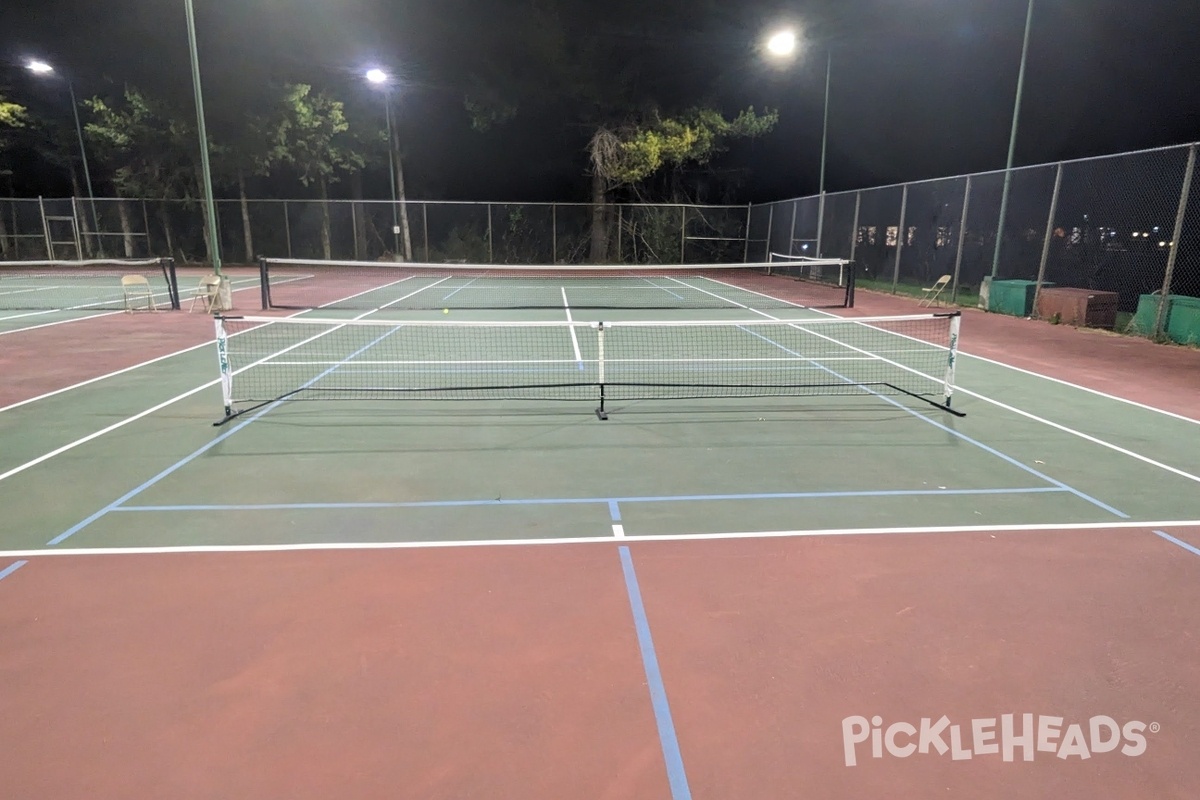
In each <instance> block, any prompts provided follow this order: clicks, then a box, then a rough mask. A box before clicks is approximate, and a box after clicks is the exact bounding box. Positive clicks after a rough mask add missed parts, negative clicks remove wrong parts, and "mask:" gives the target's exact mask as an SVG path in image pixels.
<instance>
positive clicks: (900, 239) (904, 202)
mask: <svg viewBox="0 0 1200 800" xmlns="http://www.w3.org/2000/svg"><path fill="white" fill-rule="evenodd" d="M907 212H908V184H907V183H906V184H904V192H903V194H901V195H900V227H899V228H897V230H896V266H895V267H893V268H892V294H895V293H896V287H897V286H898V285H899V283H900V254H901V253H903V252H904V239H905V236H904V217H905V214H906V213H907Z"/></svg>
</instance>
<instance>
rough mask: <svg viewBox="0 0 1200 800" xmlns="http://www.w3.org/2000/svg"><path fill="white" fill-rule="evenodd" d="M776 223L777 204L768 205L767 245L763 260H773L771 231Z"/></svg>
mask: <svg viewBox="0 0 1200 800" xmlns="http://www.w3.org/2000/svg"><path fill="white" fill-rule="evenodd" d="M774 225H775V204H774V203H772V204H771V205H769V206H767V247H766V252H765V253H763V261H770V260H771V231H772V228H773V227H774Z"/></svg>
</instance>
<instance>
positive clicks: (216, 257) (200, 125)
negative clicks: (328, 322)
mask: <svg viewBox="0 0 1200 800" xmlns="http://www.w3.org/2000/svg"><path fill="white" fill-rule="evenodd" d="M184 9H185V11H186V13H187V32H188V52H189V54H190V55H191V59H192V88H193V89H194V90H195V94H196V131H197V133H198V134H199V136H200V172H201V174H202V176H203V181H204V216H205V219H206V221H207V222H208V249H209V253H210V254H211V256H212V265H213V272H214V273H216V274H217V275H218V276H220V275H221V274H222V273H221V246H220V242H219V240H218V238H217V204H216V203H215V202H214V201H213V188H212V169H211V167H210V166H209V162H208V133H207V131H205V127H204V93H203V92H202V91H201V90H200V57H199V55H198V54H197V52H196V18H195V14H194V13H193V11H192V0H184ZM222 283H223V282H222Z"/></svg>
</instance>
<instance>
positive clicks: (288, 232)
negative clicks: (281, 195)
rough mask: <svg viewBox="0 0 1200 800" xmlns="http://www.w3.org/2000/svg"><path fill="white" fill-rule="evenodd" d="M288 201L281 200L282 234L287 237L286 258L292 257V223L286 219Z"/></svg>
mask: <svg viewBox="0 0 1200 800" xmlns="http://www.w3.org/2000/svg"><path fill="white" fill-rule="evenodd" d="M287 204H288V201H287V200H284V201H283V234H284V236H286V237H287V254H288V258H291V257H292V223H291V222H289V221H288V209H287Z"/></svg>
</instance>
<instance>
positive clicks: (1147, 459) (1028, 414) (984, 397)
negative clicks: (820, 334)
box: [684, 278, 1200, 483]
mask: <svg viewBox="0 0 1200 800" xmlns="http://www.w3.org/2000/svg"><path fill="white" fill-rule="evenodd" d="M707 280H713V279H711V278H709V279H707ZM713 283H721V282H720V281H716V280H713ZM684 285H685V286H687V284H684ZM691 288H694V289H696V290H697V291H701V292H703V291H705V290H704V289H700V288H699V287H691ZM729 288H731V289H736V288H738V287H736V286H730V287H729ZM709 294H712V292H709ZM723 299H725V300H726V301H728V302H731V303H734V304H736V305H741V303H738V302H737V301H736V300H730V299H729V298H723ZM742 307H743V308H745V309H746V310H747V311H750V312H753V313H755V314H759V315H761V316H764V317H767V318H768V319H774V320H778V319H779V318H778V317H775V316H773V315H771V314H768V313H767V312H765V311H759V310H758V309H755V308H750V307H749V306H742ZM813 310H814V311H815V310H816V309H813ZM820 313H823V314H826V316H829V317H833V318H834V319H840V320H843V321H845V322H849V323H856V322H859V320H856V319H855V318H854V317H841V316H838V315H837V314H828V313H827V312H820ZM866 327H870V326H869V324H868V325H866ZM885 332H887V333H890V331H885ZM894 335H896V336H903V334H894ZM904 338H910V337H904ZM843 344H844V343H843ZM845 346H846V347H848V348H850V349H851V350H856V349H857V348H855V347H853V346H852V345H845ZM932 346H933V347H940V346H939V345H932ZM940 349H943V350H945V349H946V348H944V347H940ZM860 352H861V351H860ZM882 360H883V361H888V359H882ZM888 363H890V364H892V365H894V366H896V367H898V368H900V369H902V370H904V371H906V372H911V373H913V374H914V375H920V376H922V377H924V378H929V379H930V380H933V381H937V380H938V379H937V378H934V377H932V376H930V375H926V374H925V373H924V372H921V371H920V370H916V369H913V368H912V367H907V366H905V365H903V364H898V363H896V362H893V361H888ZM1030 374H1031V375H1035V376H1037V377H1045V376H1039V375H1037V373H1030ZM1077 388H1084V387H1077ZM954 390H955V392H957V393H959V394H965V395H970V396H971V397H974V398H976V399H979V400H982V401H984V402H985V403H991V404H992V405H994V406H997V407H998V408H1002V409H1004V410H1005V411H1010V412H1012V413H1014V414H1017V415H1019V416H1022V417H1026V418H1027V419H1031V420H1033V421H1034V422H1040V423H1041V424H1043V425H1047V426H1049V427H1051V428H1054V429H1056V430H1060V431H1062V432H1063V433H1068V434H1070V435H1071V436H1076V437H1078V438H1080V439H1083V440H1084V441H1087V442H1091V443H1092V444H1097V445H1100V446H1101V447H1106V448H1108V449H1109V450H1112V451H1114V452H1117V453H1120V454H1121V455H1124V456H1129V457H1130V458H1133V459H1136V460H1138V461H1141V462H1143V463H1145V464H1149V465H1150V466H1152V467H1157V468H1158V469H1161V470H1164V471H1166V472H1170V473H1172V474H1173V475H1178V476H1179V477H1181V478H1186V479H1187V480H1189V481H1194V482H1195V483H1200V475H1193V474H1192V473H1190V472H1185V471H1184V470H1181V469H1179V468H1178V467H1172V466H1171V465H1169V464H1164V463H1162V462H1161V461H1156V460H1154V459H1153V458H1150V457H1149V456H1144V455H1142V454H1141V453H1136V452H1134V451H1133V450H1129V449H1127V448H1124V447H1121V446H1120V445H1118V444H1113V443H1112V442H1109V441H1105V440H1104V439H1100V438H1098V437H1095V436H1092V435H1091V434H1087V433H1084V432H1082V431H1077V430H1075V429H1074V428H1068V427H1067V426H1066V425H1062V424H1060V423H1057V422H1052V421H1050V420H1048V419H1046V418H1045V417H1039V416H1038V415H1037V414H1033V413H1031V412H1029V411H1024V410H1022V409H1019V408H1016V407H1015V406H1010V405H1008V404H1007V403H1002V402H1000V401H999V400H993V399H992V398H990V397H988V396H987V395H983V394H980V393H978V392H973V391H971V390H970V389H964V388H962V387H961V386H955V387H954ZM1097 394H1099V393H1097ZM1112 399H1114V400H1120V399H1121V398H1119V397H1114V398H1112ZM1147 408H1148V409H1149V410H1151V411H1160V410H1161V409H1154V408H1150V407H1149V406H1147ZM1162 413H1168V412H1162ZM1170 416H1173V415H1170ZM1184 419H1187V418H1186V417H1185V418H1184Z"/></svg>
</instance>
